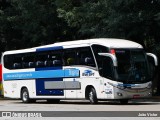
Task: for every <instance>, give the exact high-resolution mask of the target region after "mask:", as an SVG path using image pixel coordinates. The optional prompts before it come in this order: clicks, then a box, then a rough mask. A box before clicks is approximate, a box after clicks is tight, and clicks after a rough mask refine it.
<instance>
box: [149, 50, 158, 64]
mask: <svg viewBox="0 0 160 120" xmlns="http://www.w3.org/2000/svg"><path fill="white" fill-rule="evenodd" d="M147 56H149V57H152V58H153V60H154V65H155V66H158V58H157V56H156V55H154V54H152V53H147Z"/></svg>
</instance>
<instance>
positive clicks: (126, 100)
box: [120, 99, 128, 105]
mask: <svg viewBox="0 0 160 120" xmlns="http://www.w3.org/2000/svg"><path fill="white" fill-rule="evenodd" d="M120 104H122V105H126V104H128V99H122V100H120Z"/></svg>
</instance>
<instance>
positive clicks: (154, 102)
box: [0, 99, 160, 120]
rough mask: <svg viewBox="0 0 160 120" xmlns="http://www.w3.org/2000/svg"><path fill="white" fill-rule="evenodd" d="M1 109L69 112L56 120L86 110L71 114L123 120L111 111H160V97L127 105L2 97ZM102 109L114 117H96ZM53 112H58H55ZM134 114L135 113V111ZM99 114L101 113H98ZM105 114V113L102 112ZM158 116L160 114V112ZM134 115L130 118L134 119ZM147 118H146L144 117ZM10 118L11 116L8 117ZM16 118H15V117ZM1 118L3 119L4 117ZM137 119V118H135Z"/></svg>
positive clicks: (94, 118) (76, 119)
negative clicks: (27, 100) (32, 100)
mask: <svg viewBox="0 0 160 120" xmlns="http://www.w3.org/2000/svg"><path fill="white" fill-rule="evenodd" d="M0 111H1V112H3V111H15V112H16V111H20V112H25V111H36V112H40V111H51V112H53V111H58V112H59V111H62V112H63V111H65V112H68V113H64V114H65V116H63V115H62V114H59V113H61V112H59V113H58V115H59V116H58V117H56V118H54V119H56V120H62V119H65V120H66V119H70V116H68V117H66V116H67V115H66V114H71V113H70V111H73V114H75V112H76V111H77V112H79V111H81V112H84V113H83V114H82V116H83V115H84V116H83V117H85V118H83V117H79V116H78V117H77V118H75V117H76V114H75V116H74V115H73V117H72V116H71V119H73V118H74V120H81V119H83V120H84V119H88V118H90V117H91V116H92V115H93V117H92V120H97V119H101V120H108V119H118V120H121V119H122V118H119V117H115V118H114V115H116V114H117V113H115V112H113V113H112V112H111V111H125V112H126V114H131V113H128V112H127V111H131V112H132V111H137V112H140V113H143V111H150V113H154V111H160V99H149V100H146V99H145V100H131V101H129V103H128V104H127V105H121V104H120V103H119V102H118V101H103V102H99V103H98V104H96V105H91V104H90V103H89V102H88V101H86V100H63V101H61V102H60V103H59V104H52V103H47V102H46V101H45V100H39V101H37V102H36V103H30V104H24V103H22V102H21V100H3V99H0ZM88 111H96V112H93V113H89V112H88ZM100 111H103V112H108V113H109V112H111V114H113V115H111V116H113V117H106V116H105V117H96V114H97V113H100ZM53 114H55V115H56V114H57V113H53ZM133 114H134V113H133ZM87 115H89V117H86V116H87ZM97 115H99V114H97ZM102 116H103V114H102ZM158 116H160V112H159V113H158ZM133 118H134V117H131V118H129V120H132V119H133ZM137 118H138V120H146V119H147V120H153V119H155V120H159V119H160V117H154V118H152V117H151V116H150V117H147V118H145V117H139V116H136V119H137ZM144 118H145V119H144ZM7 119H9V118H7ZM7 119H6V118H4V120H7ZM14 119H15V118H14ZM16 119H20V118H16ZM32 119H36V120H37V119H38V120H41V119H42V118H33V117H32ZM48 119H52V120H53V118H51V117H50V118H47V120H48ZM125 119H126V120H128V119H127V117H125V118H123V119H122V120H125ZM0 120H3V118H2V119H1V118H0ZM133 120H135V119H133Z"/></svg>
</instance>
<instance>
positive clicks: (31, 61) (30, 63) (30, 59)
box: [22, 53, 35, 68]
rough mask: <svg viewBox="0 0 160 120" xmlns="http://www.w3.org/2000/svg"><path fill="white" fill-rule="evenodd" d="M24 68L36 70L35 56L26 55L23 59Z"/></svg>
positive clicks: (31, 54)
mask: <svg viewBox="0 0 160 120" xmlns="http://www.w3.org/2000/svg"><path fill="white" fill-rule="evenodd" d="M22 64H23V68H34V67H35V54H34V53H25V54H23V58H22Z"/></svg>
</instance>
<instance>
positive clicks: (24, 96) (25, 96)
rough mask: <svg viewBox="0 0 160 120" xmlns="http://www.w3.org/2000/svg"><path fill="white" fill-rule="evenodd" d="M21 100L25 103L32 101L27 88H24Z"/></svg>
mask: <svg viewBox="0 0 160 120" xmlns="http://www.w3.org/2000/svg"><path fill="white" fill-rule="evenodd" d="M21 99H22V102H23V103H29V102H31V101H32V100H31V99H30V98H29V92H28V89H27V88H23V89H22V92H21Z"/></svg>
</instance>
